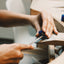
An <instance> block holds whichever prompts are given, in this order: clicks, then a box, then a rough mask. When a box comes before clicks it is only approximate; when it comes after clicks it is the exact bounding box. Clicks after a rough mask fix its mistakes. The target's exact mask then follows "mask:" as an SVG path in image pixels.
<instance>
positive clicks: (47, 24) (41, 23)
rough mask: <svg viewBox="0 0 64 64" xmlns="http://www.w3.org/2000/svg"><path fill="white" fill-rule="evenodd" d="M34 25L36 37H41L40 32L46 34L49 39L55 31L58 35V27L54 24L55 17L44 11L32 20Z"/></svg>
mask: <svg viewBox="0 0 64 64" xmlns="http://www.w3.org/2000/svg"><path fill="white" fill-rule="evenodd" d="M32 25H33V26H34V27H35V28H36V30H37V33H36V36H38V35H39V33H38V32H39V31H40V30H42V31H43V32H45V35H46V36H47V37H48V38H49V37H51V35H52V33H53V31H54V33H55V34H58V31H57V29H56V26H55V24H54V20H53V17H52V16H51V15H50V14H48V13H47V12H44V11H42V12H41V13H40V14H39V15H34V16H33V18H32Z"/></svg>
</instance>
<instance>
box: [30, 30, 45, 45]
mask: <svg viewBox="0 0 64 64" xmlns="http://www.w3.org/2000/svg"><path fill="white" fill-rule="evenodd" d="M44 36H45V33H44V32H43V31H42V30H41V31H39V37H38V38H37V39H36V40H34V41H33V42H31V43H30V45H32V44H33V43H38V42H39V41H40V40H42V38H44Z"/></svg>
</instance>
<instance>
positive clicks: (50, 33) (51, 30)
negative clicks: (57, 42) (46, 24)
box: [49, 26, 53, 37]
mask: <svg viewBox="0 0 64 64" xmlns="http://www.w3.org/2000/svg"><path fill="white" fill-rule="evenodd" d="M52 32H53V26H51V27H50V32H49V37H51V35H52Z"/></svg>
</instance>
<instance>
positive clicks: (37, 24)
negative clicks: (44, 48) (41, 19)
mask: <svg viewBox="0 0 64 64" xmlns="http://www.w3.org/2000/svg"><path fill="white" fill-rule="evenodd" d="M35 28H36V31H37V33H36V37H38V36H39V31H40V25H39V23H38V21H36V22H35Z"/></svg>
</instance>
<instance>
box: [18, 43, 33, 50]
mask: <svg viewBox="0 0 64 64" xmlns="http://www.w3.org/2000/svg"><path fill="white" fill-rule="evenodd" d="M17 48H18V49H20V50H25V49H34V47H33V46H32V45H26V44H17Z"/></svg>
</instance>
